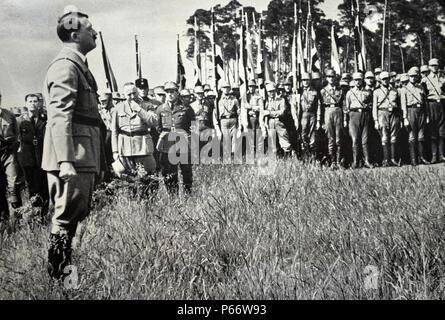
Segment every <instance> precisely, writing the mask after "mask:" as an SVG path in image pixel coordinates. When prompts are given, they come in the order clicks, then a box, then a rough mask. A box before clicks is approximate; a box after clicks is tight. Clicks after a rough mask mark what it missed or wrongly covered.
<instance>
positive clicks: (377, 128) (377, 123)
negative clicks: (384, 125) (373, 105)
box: [374, 121, 380, 130]
mask: <svg viewBox="0 0 445 320" xmlns="http://www.w3.org/2000/svg"><path fill="white" fill-rule="evenodd" d="M374 127H375V129H376V130H380V125H379V122H378V121H376V122H375V125H374Z"/></svg>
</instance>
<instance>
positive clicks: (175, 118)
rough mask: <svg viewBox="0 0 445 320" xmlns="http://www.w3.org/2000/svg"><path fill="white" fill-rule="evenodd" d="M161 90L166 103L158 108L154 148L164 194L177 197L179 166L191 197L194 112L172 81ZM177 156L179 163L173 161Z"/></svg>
mask: <svg viewBox="0 0 445 320" xmlns="http://www.w3.org/2000/svg"><path fill="white" fill-rule="evenodd" d="M164 90H165V92H166V93H167V100H166V102H165V103H164V104H163V105H161V106H160V107H159V108H158V109H157V114H158V118H159V124H158V132H160V133H161V134H160V136H159V141H158V145H157V149H158V151H159V153H160V166H161V173H162V176H163V177H164V182H165V186H166V188H167V191H168V192H169V193H170V194H178V192H179V186H178V167H180V169H181V174H182V180H183V185H184V191H185V193H187V194H190V193H191V191H192V184H193V171H192V163H191V150H190V134H191V126H192V123H193V122H194V121H196V117H195V112H194V111H193V109H192V108H191V107H190V105H188V104H184V103H183V102H182V100H181V98H180V96H179V92H178V85H177V84H176V83H175V82H167V83H166V84H165V85H164ZM178 139H180V140H179V142H177V140H178ZM181 140H182V142H186V145H183V144H181V143H180V142H181ZM177 157H179V160H178V162H176V160H175V159H177ZM173 160H175V161H173Z"/></svg>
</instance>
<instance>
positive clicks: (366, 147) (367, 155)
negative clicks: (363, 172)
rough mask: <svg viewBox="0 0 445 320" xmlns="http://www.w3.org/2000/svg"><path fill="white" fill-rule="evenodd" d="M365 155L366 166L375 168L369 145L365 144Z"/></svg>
mask: <svg viewBox="0 0 445 320" xmlns="http://www.w3.org/2000/svg"><path fill="white" fill-rule="evenodd" d="M363 156H364V158H365V163H364V165H365V167H366V168H368V169H373V168H374V165H373V164H372V163H371V161H369V150H368V146H367V145H365V146H363Z"/></svg>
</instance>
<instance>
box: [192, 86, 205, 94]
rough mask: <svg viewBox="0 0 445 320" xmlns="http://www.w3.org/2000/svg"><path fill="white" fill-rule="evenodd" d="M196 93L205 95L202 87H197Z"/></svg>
mask: <svg viewBox="0 0 445 320" xmlns="http://www.w3.org/2000/svg"><path fill="white" fill-rule="evenodd" d="M194 91H195V93H204V88H203V87H202V86H196V87H195V90H194Z"/></svg>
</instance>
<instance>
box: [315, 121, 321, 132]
mask: <svg viewBox="0 0 445 320" xmlns="http://www.w3.org/2000/svg"><path fill="white" fill-rule="evenodd" d="M316 128H317V130H320V129H321V122H320V120H318V121H317V127H316Z"/></svg>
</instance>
